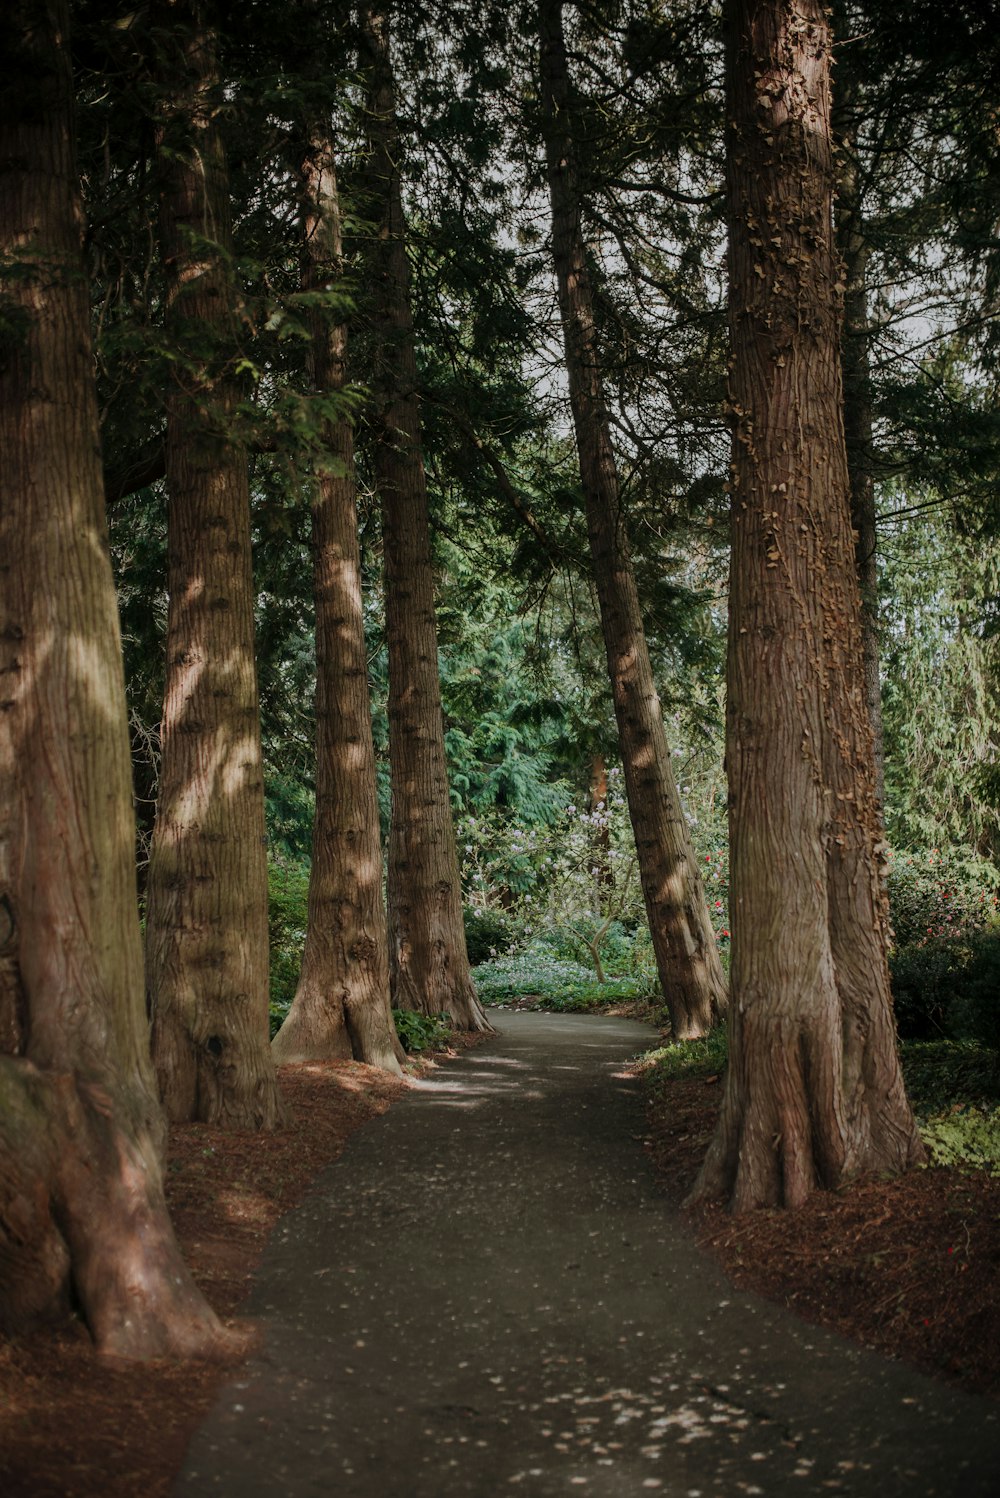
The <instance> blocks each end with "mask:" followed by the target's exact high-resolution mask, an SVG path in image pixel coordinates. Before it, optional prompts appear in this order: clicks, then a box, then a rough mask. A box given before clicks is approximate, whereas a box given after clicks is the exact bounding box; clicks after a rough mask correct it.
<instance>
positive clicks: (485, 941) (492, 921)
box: [462, 905, 517, 967]
mask: <svg viewBox="0 0 1000 1498" xmlns="http://www.w3.org/2000/svg"><path fill="white" fill-rule="evenodd" d="M462 922H463V924H464V926H465V945H466V948H467V950H468V953H469V962H470V963H471V964H472V966H473V967H476V966H477V964H478V963H480V962H486V961H488V959H489V958H490V957H495V956H496V955H497V953H498V952H505V951H506V950H507V948H508V947H509V946H510V945H511V944H512V942H513V941H514V939H515V937H516V934H517V933H516V930H515V928H514V926H513V925H512V924H511V922H510V921H509V920H508V918H507V916H505V915H504V914H503V912H502V911H499V910H485V909H484V910H474V909H471V908H470V907H469V906H468V905H466V906H465V908H464V909H463V911H462Z"/></svg>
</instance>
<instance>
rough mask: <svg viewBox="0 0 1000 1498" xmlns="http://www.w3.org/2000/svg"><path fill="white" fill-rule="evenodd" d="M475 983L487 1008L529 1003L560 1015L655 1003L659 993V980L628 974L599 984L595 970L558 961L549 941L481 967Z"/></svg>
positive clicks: (560, 959)
mask: <svg viewBox="0 0 1000 1498" xmlns="http://www.w3.org/2000/svg"><path fill="white" fill-rule="evenodd" d="M473 978H474V979H475V983H476V990H477V992H478V994H479V997H480V999H481V1000H482V1002H483V1003H484V1004H491V1005H503V1004H511V1003H514V1002H515V1001H519V1000H527V1001H530V1002H531V1003H533V1004H534V1005H535V1007H536V1008H539V1009H551V1010H557V1011H559V1012H570V1011H582V1010H593V1009H598V1008H602V1007H607V1006H608V1005H610V1004H621V1003H626V1002H631V1001H633V1000H642V999H645V1000H650V999H653V998H654V997H655V993H656V980H655V977H654V979H653V981H652V983H650V982H649V981H648V980H645V981H644V980H643V979H642V978H640V977H631V976H628V975H627V974H626V975H613V976H610V977H609V978H607V979H606V981H605V982H603V983H599V982H597V981H596V980H595V978H594V974H593V970H592V969H591V968H588V967H584V966H583V964H582V963H580V962H574V961H573V960H572V959H569V958H565V957H557V956H556V955H554V953H553V951H552V948H551V947H550V946H549V945H548V944H547V943H546V942H544V941H534V942H532V943H531V944H530V945H529V946H527V947H526V948H525V949H524V950H522V951H520V952H517V953H513V954H511V955H508V956H505V957H496V958H493V959H492V960H491V961H489V962H482V963H480V964H479V966H478V967H477V968H476V969H475V970H474V972H473Z"/></svg>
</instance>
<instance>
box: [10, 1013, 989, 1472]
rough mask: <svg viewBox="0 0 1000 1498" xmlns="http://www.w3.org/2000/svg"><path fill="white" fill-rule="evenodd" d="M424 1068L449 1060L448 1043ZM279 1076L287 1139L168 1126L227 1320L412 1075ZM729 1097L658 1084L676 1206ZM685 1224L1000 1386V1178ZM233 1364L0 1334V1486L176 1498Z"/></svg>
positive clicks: (768, 1281) (81, 1337)
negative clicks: (178, 1361) (305, 1207)
mask: <svg viewBox="0 0 1000 1498" xmlns="http://www.w3.org/2000/svg"><path fill="white" fill-rule="evenodd" d="M470 1041H471V1043H473V1044H474V1043H475V1040H474V1039H472V1038H471V1037H470ZM452 1054H454V1053H452ZM428 1064H430V1065H438V1066H446V1065H447V1064H448V1056H447V1053H446V1054H445V1055H443V1056H439V1057H438V1058H437V1059H436V1060H434V1061H432V1062H430V1063H424V1065H425V1066H426V1065H428ZM281 1078H282V1088H283V1092H284V1094H285V1097H286V1099H287V1102H288V1105H289V1110H290V1113H291V1115H292V1118H293V1123H292V1125H291V1127H290V1128H289V1129H287V1130H286V1131H284V1132H283V1133H281V1134H279V1135H275V1136H271V1137H261V1136H256V1135H254V1136H248V1135H232V1134H224V1133H222V1132H221V1131H219V1130H214V1129H208V1128H205V1127H204V1126H199V1125H191V1126H186V1127H179V1128H175V1129H173V1130H172V1131H171V1143H170V1155H169V1162H168V1170H167V1181H168V1191H169V1199H170V1206H171V1212H172V1215H173V1219H174V1222H175V1225H176V1227H177V1231H178V1236H179V1238H180V1240H181V1243H182V1245H183V1247H184V1251H185V1254H186V1256H187V1259H188V1262H189V1264H190V1265H191V1268H192V1271H193V1273H194V1275H195V1278H196V1279H197V1281H198V1282H199V1284H200V1285H201V1286H202V1288H203V1289H204V1290H205V1292H206V1293H207V1295H208V1297H209V1299H210V1300H211V1302H212V1304H213V1305H214V1306H215V1307H216V1309H217V1310H218V1312H219V1314H220V1315H221V1316H222V1318H223V1319H224V1320H225V1321H226V1322H227V1324H230V1325H233V1324H237V1323H238V1317H239V1308H240V1305H241V1303H242V1301H243V1300H244V1298H245V1296H246V1294H247V1292H248V1289H249V1286H250V1282H251V1278H252V1274H253V1269H254V1265H255V1263H256V1261H257V1259H258V1258H259V1255H260V1253H261V1251H262V1249H263V1246H264V1242H265V1240H266V1238H267V1236H268V1234H269V1233H270V1232H271V1230H272V1228H273V1227H274V1225H275V1223H276V1222H277V1221H278V1219H279V1218H280V1217H281V1216H282V1215H283V1214H284V1213H285V1212H286V1211H288V1210H289V1209H290V1208H291V1207H292V1206H293V1205H295V1204H296V1203H297V1202H298V1201H299V1200H301V1198H302V1197H303V1195H304V1194H305V1193H306V1191H307V1190H308V1188H309V1185H310V1183H311V1182H312V1180H313V1179H314V1178H315V1176H316V1175H317V1174H318V1173H319V1172H320V1171H321V1170H322V1169H323V1168H324V1166H326V1165H327V1164H328V1163H330V1162H331V1161H333V1160H335V1159H336V1158H337V1156H338V1155H339V1154H340V1152H341V1150H342V1149H343V1147H344V1144H345V1142H346V1140H347V1139H348V1137H349V1136H350V1134H351V1133H353V1132H354V1130H355V1129H357V1128H359V1127H360V1126H361V1125H362V1124H364V1123H365V1122H367V1121H368V1120H369V1119H371V1118H373V1117H374V1116H376V1115H377V1114H379V1113H382V1112H384V1111H385V1109H386V1108H387V1107H389V1106H390V1104H391V1103H392V1101H393V1099H394V1098H395V1097H396V1096H398V1095H399V1093H400V1091H401V1090H402V1089H403V1088H404V1087H405V1086H406V1083H405V1082H401V1081H398V1080H394V1079H391V1078H387V1077H386V1076H385V1075H384V1074H383V1073H380V1072H378V1071H375V1070H373V1069H372V1068H369V1067H364V1066H360V1065H357V1064H356V1063H331V1064H324V1065H304V1066H294V1067H286V1068H283V1069H282V1073H281ZM720 1091H721V1089H720V1088H719V1086H718V1085H717V1082H706V1081H705V1080H704V1079H698V1080H695V1081H691V1080H679V1081H671V1082H667V1083H665V1084H664V1085H662V1086H661V1087H659V1088H658V1089H657V1090H656V1091H655V1092H654V1093H653V1094H652V1095H651V1104H650V1113H649V1122H648V1132H647V1135H646V1137H645V1140H644V1145H645V1148H646V1150H647V1152H648V1153H649V1155H650V1158H651V1160H652V1162H653V1165H654V1167H655V1169H656V1170H657V1173H658V1175H659V1177H660V1180H661V1182H662V1184H663V1186H664V1189H665V1191H666V1193H667V1195H668V1196H669V1197H670V1198H671V1200H672V1201H674V1202H675V1203H679V1202H680V1201H681V1200H682V1199H683V1197H684V1195H685V1194H686V1192H687V1190H688V1189H689V1188H690V1186H691V1184H692V1182H693V1179H694V1175H695V1173H696V1170H697V1166H698V1163H699V1161H700V1158H701V1156H702V1154H703V1152H704V1148H705V1143H706V1141H707V1137H708V1135H709V1133H710V1132H711V1128H712V1124H713V1120H714V1116H715V1111H716V1108H717V1106H718V1099H719V1095H720ZM692 1222H693V1227H694V1229H695V1231H696V1233H697V1235H698V1238H699V1241H700V1243H701V1244H702V1245H703V1246H704V1247H705V1248H706V1250H708V1251H710V1252H711V1253H713V1254H714V1255H716V1257H718V1258H719V1260H720V1261H721V1263H722V1265H723V1267H724V1268H725V1270H726V1272H727V1273H728V1274H729V1276H730V1277H731V1279H732V1280H733V1281H734V1283H735V1284H737V1285H738V1286H740V1287H742V1288H748V1289H753V1290H756V1291H757V1292H759V1293H760V1294H763V1295H765V1296H768V1297H770V1298H771V1299H773V1300H776V1301H778V1302H780V1303H781V1304H782V1305H786V1306H789V1307H791V1308H792V1309H793V1310H795V1311H797V1312H798V1313H799V1314H801V1315H803V1316H804V1317H806V1318H807V1319H809V1320H812V1321H816V1322H820V1323H822V1324H824V1325H826V1326H830V1327H833V1328H835V1329H836V1330H838V1331H840V1332H841V1333H843V1334H844V1335H846V1336H849V1337H854V1338H855V1339H857V1340H859V1341H861V1342H864V1343H866V1344H867V1345H869V1346H872V1347H876V1348H878V1349H879V1350H880V1351H881V1352H883V1353H886V1354H888V1355H889V1356H894V1357H899V1358H902V1359H905V1360H907V1361H909V1362H912V1363H914V1364H916V1365H918V1366H919V1367H921V1368H922V1369H924V1370H925V1371H927V1372H930V1373H932V1374H936V1375H937V1376H939V1377H942V1378H945V1379H947V1380H949V1381H951V1382H953V1383H957V1384H960V1385H961V1386H962V1387H964V1388H967V1389H972V1390H977V1391H979V1392H981V1393H987V1394H992V1395H994V1396H997V1395H998V1394H1000V1275H998V1270H1000V1181H996V1180H991V1179H989V1178H987V1177H984V1176H982V1175H978V1174H977V1175H966V1174H961V1173H959V1172H956V1171H952V1170H928V1171H921V1172H917V1173H914V1174H913V1175H912V1176H910V1177H907V1178H906V1179H905V1180H903V1181H895V1182H883V1181H869V1182H864V1183H861V1184H859V1185H857V1186H854V1187H852V1188H851V1189H850V1190H848V1191H845V1192H843V1193H840V1194H837V1195H833V1196H830V1195H828V1194H826V1193H824V1194H821V1195H819V1196H817V1197H816V1198H815V1199H814V1200H813V1201H812V1202H811V1203H809V1204H808V1205H807V1206H806V1207H805V1209H804V1210H802V1211H801V1212H799V1213H796V1214H795V1215H794V1216H789V1215H788V1214H783V1213H778V1212H756V1213H752V1214H749V1215H748V1216H745V1217H741V1218H732V1217H730V1216H728V1215H727V1214H726V1213H724V1212H723V1211H721V1210H720V1209H716V1208H709V1209H703V1210H701V1211H699V1212H698V1213H697V1214H695V1215H694V1216H693V1219H692ZM229 1371H230V1370H227V1369H224V1368H223V1369H220V1368H219V1367H218V1366H216V1365H201V1364H190V1363H187V1364H182V1365H179V1366H178V1365H175V1364H167V1363H162V1364H153V1365H151V1366H146V1367H138V1368H137V1367H134V1366H128V1367H114V1366H110V1365H108V1364H107V1363H105V1362H101V1361H98V1360H97V1359H96V1358H95V1357H94V1355H93V1352H92V1350H91V1347H90V1343H89V1341H88V1339H87V1337H86V1334H85V1333H84V1331H83V1329H82V1328H77V1329H76V1330H70V1331H63V1332H59V1333H50V1334H48V1335H46V1336H45V1337H41V1338H39V1337H38V1336H35V1337H33V1338H32V1339H31V1340H30V1341H25V1342H23V1343H21V1342H18V1341H16V1340H14V1341H6V1342H0V1491H2V1492H3V1493H4V1494H5V1498H29V1495H30V1498H56V1495H59V1498H96V1495H98V1494H100V1495H101V1498H134V1494H136V1493H137V1492H141V1493H143V1495H144V1498H165V1495H166V1494H167V1493H168V1491H169V1488H170V1485H171V1481H172V1479H173V1477H174V1475H175V1474H176V1472H177V1471H178V1469H179V1467H180V1464H181V1462H182V1460H183V1457H184V1453H185V1450H186V1447H187V1444H188V1441H189V1439H190V1436H191V1434H192V1432H193V1431H194V1429H195V1428H196V1427H197V1426H198V1425H199V1423H200V1421H201V1419H202V1417H203V1415H204V1413H205V1412H206V1410H207V1409H208V1407H209V1406H210V1404H211V1403H212V1399H213V1395H214V1391H215V1389H216V1388H217V1387H218V1386H219V1384H220V1383H221V1381H222V1380H223V1378H224V1377H225V1376H226V1374H227V1373H228V1372H229Z"/></svg>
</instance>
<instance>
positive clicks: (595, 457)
mask: <svg viewBox="0 0 1000 1498" xmlns="http://www.w3.org/2000/svg"><path fill="white" fill-rule="evenodd" d="M539 20H540V35H541V47H542V98H543V103H544V109H545V123H546V142H545V145H546V154H547V160H548V169H549V190H550V194H551V200H552V223H553V228H552V243H553V255H554V259H555V265H556V277H557V282H558V287H559V301H560V308H561V311H562V320H563V329H564V337H565V345H566V361H567V368H568V372H569V388H570V400H571V403H572V408H573V420H574V425H575V428H576V438H577V447H578V450H579V454H580V472H581V478H582V480H583V488H584V494H585V498H586V505H587V528H588V532H589V537H590V548H591V556H592V560H593V568H594V577H595V580H596V586H597V592H598V596H599V599H600V614H601V623H602V627H603V631H604V640H605V647H606V651H607V660H608V670H609V672H610V675H611V686H612V695H613V698H614V703H615V712H616V716H617V720H618V734H619V741H620V744H621V754H622V764H623V768H624V772H625V782H626V786H627V790H628V800H629V811H630V814H631V818H632V826H633V830H634V832H635V839H636V847H637V850H638V854H639V865H640V870H641V874H642V885H643V892H644V894H645V898H646V911H647V915H648V918H649V925H650V931H651V933H652V937H653V943H654V947H655V950H656V957H657V967H658V969H659V974H660V983H661V985H662V987H663V993H664V997H665V998H666V1001H667V1005H668V1008H669V1010H670V1020H671V1026H672V1029H673V1033H674V1035H675V1037H676V1038H677V1039H685V1038H688V1037H690V1036H695V1035H701V1034H704V1033H705V1032H706V1030H708V1029H709V1028H710V1026H711V1025H712V1023H713V1021H714V1020H715V1019H717V1018H718V1017H719V1016H720V1015H721V1013H722V1012H723V1011H724V1009H725V1005H726V997H725V979H724V976H723V973H722V967H721V964H720V961H719V954H718V949H717V946H716V942H715V937H714V934H713V932H712V927H711V923H710V921H709V918H708V911H707V908H706V906H705V897H704V891H703V889H702V885H701V877H700V874H699V872H698V865H697V861H696V859H695V856H694V851H693V849H692V846H691V839H690V835H689V832H688V827H687V823H686V820H685V817H684V812H683V809H682V807H681V804H680V798H679V796H678V794H677V788H676V785H675V784H674V780H673V774H672V771H671V766H670V751H669V749H668V747H667V740H666V734H665V732H664V727H663V715H662V710H661V707H660V701H659V697H658V696H657V692H656V687H655V684H654V681H653V674H652V670H651V667H650V662H649V654H648V651H647V649H646V641H645V634H644V631H643V626H642V616H641V614H640V611H639V599H638V594H637V592H636V587H635V580H634V575H633V572H632V566H631V559H630V556H629V549H628V542H627V538H626V534H625V521H624V516H623V514H622V507H621V500H620V493H619V483H618V471H617V467H616V463H615V456H614V451H613V448H612V445H611V435H610V428H609V423H608V416H607V407H606V402H605V397H604V391H603V382H602V378H601V367H600V356H599V352H598V348H597V340H596V336H595V329H594V314H593V299H592V294H591V290H590V277H589V272H588V266H587V260H586V252H585V247H584V243H583V238H582V235H581V232H580V203H579V186H578V182H577V176H576V167H575V145H574V141H573V136H572V129H573V117H572V113H571V96H570V89H569V80H568V76H567V69H566V49H565V42H564V39H563V30H562V4H561V0H542V3H541V5H540V9H539Z"/></svg>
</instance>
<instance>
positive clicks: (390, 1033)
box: [272, 124, 403, 1072]
mask: <svg viewBox="0 0 1000 1498" xmlns="http://www.w3.org/2000/svg"><path fill="white" fill-rule="evenodd" d="M300 187H301V191H302V204H303V215H302V220H303V278H302V284H303V290H304V291H306V292H309V293H313V294H315V293H318V292H322V291H324V290H326V289H329V288H331V287H333V286H334V285H335V283H336V281H337V280H338V279H339V278H340V277H341V276H342V275H343V264H342V257H341V240H340V216H339V210H338V203H337V179H336V171H335V160H334V150H333V141H332V139H331V136H330V132H329V129H328V128H327V127H324V126H323V125H319V124H317V125H316V126H315V127H314V128H313V129H312V130H311V131H310V132H309V143H308V146H307V147H306V149H305V151H304V153H303V158H302V165H301V168H300ZM308 316H309V323H310V337H311V353H312V374H313V383H314V385H315V388H316V390H317V391H319V392H321V393H323V394H335V393H336V392H338V391H341V390H343V388H344V384H345V378H346V371H345V358H346V350H347V329H346V327H345V326H344V325H343V324H337V325H332V324H331V321H330V318H329V316H328V315H325V314H324V313H323V311H322V310H316V311H313V312H310V313H309V314H308ZM324 448H325V451H324V454H323V457H322V459H321V460H319V461H318V462H317V464H316V471H315V473H314V475H313V505H312V527H313V529H312V544H313V588H314V594H315V600H316V816H315V820H314V823H313V845H312V867H311V869H310V874H309V918H308V926H307V929H306V945H305V951H304V953H303V958H302V971H301V973H300V974H299V982H298V987H297V988H296V991H295V998H294V1000H293V1002H292V1007H291V1009H290V1010H289V1011H288V1015H287V1017H286V1019H285V1022H284V1024H283V1025H282V1027H281V1029H280V1030H279V1031H278V1033H277V1035H276V1036H275V1037H274V1040H273V1042H272V1048H273V1050H274V1054H275V1057H276V1059H277V1060H279V1061H307V1060H313V1059H319V1058H324V1057H333V1058H336V1057H350V1056H353V1057H354V1058H355V1059H356V1060H358V1061H367V1062H369V1063H370V1064H371V1065H372V1066H381V1067H384V1068H385V1069H386V1070H387V1071H393V1072H399V1070H400V1061H401V1059H402V1055H403V1052H402V1047H401V1046H400V1044H399V1040H398V1038H397V1036H396V1027H395V1025H394V1024H393V1019H392V1012H391V1009H390V1004H389V947H388V935H387V929H386V917H385V906H384V904H383V901H382V846H381V840H380V836H379V816H378V791H377V784H376V775H375V748H374V744H373V742H372V723H371V707H370V703H369V698H368V663H367V656H366V649H365V629H364V614H363V607H362V595H361V552H360V547H359V544H358V523H357V506H356V496H355V484H354V436H353V431H352V429H351V424H350V422H349V421H347V420H340V421H335V422H331V423H330V424H329V425H328V427H327V429H326V431H325V433H324Z"/></svg>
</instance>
